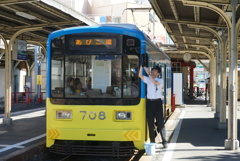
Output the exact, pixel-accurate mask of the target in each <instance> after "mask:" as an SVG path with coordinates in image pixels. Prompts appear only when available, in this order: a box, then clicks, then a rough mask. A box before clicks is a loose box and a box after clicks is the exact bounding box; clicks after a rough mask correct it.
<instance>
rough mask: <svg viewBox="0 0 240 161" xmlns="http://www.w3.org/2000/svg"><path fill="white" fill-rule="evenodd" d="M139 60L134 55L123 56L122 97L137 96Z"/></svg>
mask: <svg viewBox="0 0 240 161" xmlns="http://www.w3.org/2000/svg"><path fill="white" fill-rule="evenodd" d="M138 67H139V58H138V57H137V56H136V55H127V56H123V97H125V98H129V97H138V96H139V79H138Z"/></svg>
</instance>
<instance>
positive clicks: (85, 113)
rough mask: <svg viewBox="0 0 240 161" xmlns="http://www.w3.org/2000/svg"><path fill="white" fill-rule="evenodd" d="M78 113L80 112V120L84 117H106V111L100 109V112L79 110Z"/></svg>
mask: <svg viewBox="0 0 240 161" xmlns="http://www.w3.org/2000/svg"><path fill="white" fill-rule="evenodd" d="M80 113H81V114H82V120H84V119H87V118H89V119H91V120H95V119H99V120H105V119H106V113H105V112H104V111H100V112H98V113H97V112H95V111H90V112H88V111H80Z"/></svg>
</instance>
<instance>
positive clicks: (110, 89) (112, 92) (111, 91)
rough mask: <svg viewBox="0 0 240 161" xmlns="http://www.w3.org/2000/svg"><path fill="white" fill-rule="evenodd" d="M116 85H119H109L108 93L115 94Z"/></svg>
mask: <svg viewBox="0 0 240 161" xmlns="http://www.w3.org/2000/svg"><path fill="white" fill-rule="evenodd" d="M114 87H118V86H117V85H113V86H107V88H106V94H110V95H114Z"/></svg>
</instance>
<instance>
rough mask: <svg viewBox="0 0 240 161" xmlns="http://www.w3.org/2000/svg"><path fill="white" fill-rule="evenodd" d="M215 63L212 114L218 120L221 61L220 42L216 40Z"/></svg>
mask: <svg viewBox="0 0 240 161" xmlns="http://www.w3.org/2000/svg"><path fill="white" fill-rule="evenodd" d="M216 59H217V60H216V61H217V68H216V76H217V83H216V89H217V90H216V91H217V94H216V95H215V97H216V112H215V114H214V118H219V116H220V91H221V89H220V83H221V82H220V81H221V80H220V68H221V67H220V60H221V56H220V41H219V40H218V48H217V56H216Z"/></svg>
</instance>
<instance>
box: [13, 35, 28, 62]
mask: <svg viewBox="0 0 240 161" xmlns="http://www.w3.org/2000/svg"><path fill="white" fill-rule="evenodd" d="M12 59H13V60H27V42H26V41H24V40H19V39H15V40H14V41H13V44H12Z"/></svg>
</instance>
